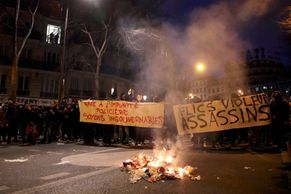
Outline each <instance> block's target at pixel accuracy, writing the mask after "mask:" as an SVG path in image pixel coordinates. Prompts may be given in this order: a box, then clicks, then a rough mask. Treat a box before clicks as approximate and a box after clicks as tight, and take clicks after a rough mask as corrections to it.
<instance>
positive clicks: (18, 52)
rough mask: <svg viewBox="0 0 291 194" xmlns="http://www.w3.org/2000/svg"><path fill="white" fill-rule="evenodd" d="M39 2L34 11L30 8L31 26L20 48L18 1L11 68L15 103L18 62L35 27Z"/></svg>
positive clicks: (12, 91) (12, 94)
mask: <svg viewBox="0 0 291 194" xmlns="http://www.w3.org/2000/svg"><path fill="white" fill-rule="evenodd" d="M38 5H39V0H38V1H37V3H36V5H35V7H34V9H33V10H32V9H31V6H30V7H29V9H28V11H29V13H30V15H31V24H30V27H29V29H28V32H27V34H26V35H25V36H24V38H23V39H22V42H21V43H20V47H18V46H19V45H18V20H19V12H20V0H16V5H15V20H14V39H13V58H12V66H11V91H10V98H11V100H12V101H13V102H15V101H16V90H17V78H18V61H19V57H20V55H21V52H22V50H23V48H24V46H25V44H26V42H27V39H28V37H29V36H30V34H31V32H32V29H33V26H34V19H35V14H36V11H37V9H38Z"/></svg>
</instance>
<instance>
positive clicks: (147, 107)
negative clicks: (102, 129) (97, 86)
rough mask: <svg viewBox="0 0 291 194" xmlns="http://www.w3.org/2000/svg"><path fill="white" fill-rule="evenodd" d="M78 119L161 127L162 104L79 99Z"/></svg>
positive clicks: (91, 121)
mask: <svg viewBox="0 0 291 194" xmlns="http://www.w3.org/2000/svg"><path fill="white" fill-rule="evenodd" d="M79 107H80V121H81V122H89V123H100V124H113V125H123V126H136V127H148V128H162V126H163V124H164V104H161V103H137V102H127V101H110V100H84V101H79Z"/></svg>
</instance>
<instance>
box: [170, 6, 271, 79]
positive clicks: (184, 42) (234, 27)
mask: <svg viewBox="0 0 291 194" xmlns="http://www.w3.org/2000/svg"><path fill="white" fill-rule="evenodd" d="M272 2H274V1H273V0H267V1H253V0H248V1H239V2H238V1H232V2H228V1H223V2H222V3H219V4H214V5H210V6H209V7H207V8H203V9H198V10H193V12H192V13H191V16H190V18H191V21H190V22H189V25H188V26H187V27H186V28H185V30H184V31H182V32H178V33H176V35H175V37H174V40H176V41H177V37H180V38H178V41H179V42H180V43H181V44H177V45H178V46H179V48H178V49H176V50H177V52H178V56H179V59H180V61H181V63H182V64H187V65H194V64H195V63H197V62H201V61H202V62H204V63H205V64H206V67H207V73H208V74H210V75H221V74H223V71H224V65H225V64H226V63H227V62H239V61H241V60H242V55H241V53H242V52H243V51H244V50H246V48H249V47H251V43H250V42H248V41H247V40H244V39H242V33H243V32H244V31H246V30H247V28H250V27H251V26H252V25H253V22H254V20H256V19H258V18H259V17H260V16H262V15H264V14H265V13H266V12H267V10H268V9H269V8H270V6H271V5H272ZM194 73H195V72H194Z"/></svg>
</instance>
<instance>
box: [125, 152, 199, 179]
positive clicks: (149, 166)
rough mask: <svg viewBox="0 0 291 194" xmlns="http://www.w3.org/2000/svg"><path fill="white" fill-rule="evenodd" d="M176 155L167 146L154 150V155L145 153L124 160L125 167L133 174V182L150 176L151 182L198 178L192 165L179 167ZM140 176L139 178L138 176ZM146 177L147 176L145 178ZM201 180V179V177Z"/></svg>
mask: <svg viewBox="0 0 291 194" xmlns="http://www.w3.org/2000/svg"><path fill="white" fill-rule="evenodd" d="M176 159H177V158H176V155H175V153H174V152H173V151H171V150H167V149H165V148H163V149H161V150H154V156H153V157H151V156H147V155H145V154H143V153H141V154H139V155H137V156H135V157H133V159H131V160H126V161H124V162H123V165H124V167H125V168H126V169H127V170H128V171H129V173H130V174H132V175H133V176H132V179H134V180H131V182H133V183H134V182H136V181H137V180H139V179H141V178H145V177H148V178H147V180H148V181H149V182H155V181H158V180H160V179H163V178H165V177H166V178H171V179H173V178H174V179H184V178H185V177H189V178H191V180H198V179H196V178H195V177H194V170H196V169H197V168H193V167H191V166H189V165H188V166H185V167H184V168H183V167H177V166H175V163H176ZM137 177H138V178H137ZM145 179H146V178H145ZM199 180H200V179H199Z"/></svg>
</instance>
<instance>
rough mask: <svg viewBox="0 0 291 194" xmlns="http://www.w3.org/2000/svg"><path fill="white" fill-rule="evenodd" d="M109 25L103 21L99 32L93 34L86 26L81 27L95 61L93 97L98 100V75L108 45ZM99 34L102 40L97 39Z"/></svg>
mask: <svg viewBox="0 0 291 194" xmlns="http://www.w3.org/2000/svg"><path fill="white" fill-rule="evenodd" d="M109 24H110V22H108V23H107V24H106V23H105V22H104V21H103V22H102V26H103V29H102V31H101V32H99V33H98V32H97V33H96V32H93V31H89V30H88V28H87V26H86V25H83V27H82V29H81V30H82V32H83V33H85V34H86V35H87V36H88V38H89V45H90V46H91V48H92V50H93V52H94V55H95V57H96V58H95V59H96V72H95V77H94V82H95V89H96V90H95V97H96V98H98V97H99V75H100V67H101V65H102V57H103V55H104V53H105V52H106V49H107V45H108V34H109ZM99 34H103V38H101V39H100V38H99V39H98V40H99V41H97V38H98V35H99Z"/></svg>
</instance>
